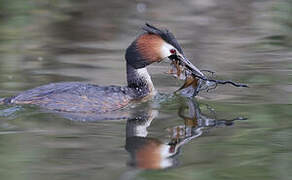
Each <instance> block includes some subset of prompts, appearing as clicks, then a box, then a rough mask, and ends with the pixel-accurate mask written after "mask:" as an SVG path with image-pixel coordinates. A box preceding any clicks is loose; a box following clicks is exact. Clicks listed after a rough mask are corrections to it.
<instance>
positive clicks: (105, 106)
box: [0, 23, 203, 113]
mask: <svg viewBox="0 0 292 180" xmlns="http://www.w3.org/2000/svg"><path fill="white" fill-rule="evenodd" d="M143 30H144V31H145V32H144V33H143V34H141V35H140V36H138V37H137V38H136V39H135V40H134V42H132V43H131V45H130V46H129V47H128V48H127V50H126V55H125V59H126V64H127V81H128V85H127V86H124V87H120V86H106V87H102V86H98V85H93V84H87V83H81V82H63V83H52V84H48V85H43V86H40V87H36V88H34V89H31V90H27V91H24V92H22V93H20V94H18V95H16V96H13V97H8V98H2V99H1V98H0V104H33V105H38V106H40V107H42V108H45V109H48V110H55V111H64V112H96V113H103V112H110V111H114V110H118V109H120V108H122V107H125V106H127V105H128V104H129V103H130V102H133V101H140V100H145V99H147V98H150V97H152V96H153V95H154V94H155V89H154V86H153V83H152V81H151V77H150V75H149V74H148V72H147V69H146V66H148V65H150V64H152V63H153V62H159V61H161V60H163V59H165V58H169V59H172V60H173V59H177V60H179V61H180V62H181V63H183V64H185V65H187V66H188V67H189V68H190V69H192V70H193V72H195V73H197V74H198V75H201V76H203V73H202V72H200V70H199V69H197V68H196V67H195V66H194V65H193V64H191V63H190V62H189V60H188V59H187V58H186V57H185V56H184V53H183V51H182V48H181V46H180V45H179V44H178V42H177V40H176V39H175V37H174V35H173V34H172V33H171V32H169V31H168V30H167V29H164V30H161V29H158V28H156V27H154V26H152V25H149V24H147V23H146V25H145V26H144V27H143Z"/></svg>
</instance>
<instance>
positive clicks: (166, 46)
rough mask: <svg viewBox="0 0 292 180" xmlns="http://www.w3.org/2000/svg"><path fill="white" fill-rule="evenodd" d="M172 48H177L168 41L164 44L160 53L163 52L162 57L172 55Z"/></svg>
mask: <svg viewBox="0 0 292 180" xmlns="http://www.w3.org/2000/svg"><path fill="white" fill-rule="evenodd" d="M171 49H175V48H174V47H173V46H172V45H170V44H168V43H166V42H164V43H163V44H162V46H161V49H160V54H161V57H162V59H163V58H166V57H168V56H170V55H171V53H170V50H171Z"/></svg>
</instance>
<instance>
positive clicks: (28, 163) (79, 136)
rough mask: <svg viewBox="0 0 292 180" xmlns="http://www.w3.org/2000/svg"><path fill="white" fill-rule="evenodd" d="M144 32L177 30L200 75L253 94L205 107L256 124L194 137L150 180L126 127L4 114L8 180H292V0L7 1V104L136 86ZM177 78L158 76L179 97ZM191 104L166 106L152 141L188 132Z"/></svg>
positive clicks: (162, 67)
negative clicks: (86, 85) (173, 130)
mask: <svg viewBox="0 0 292 180" xmlns="http://www.w3.org/2000/svg"><path fill="white" fill-rule="evenodd" d="M145 22H150V23H153V24H155V25H157V26H159V27H167V28H168V29H170V30H171V31H172V32H173V33H174V34H175V35H176V37H177V39H178V41H179V42H180V43H181V45H182V47H183V49H184V51H185V54H186V55H187V57H189V59H191V61H192V62H193V63H194V64H195V65H196V66H197V67H199V68H200V69H210V70H213V71H215V72H216V74H217V78H218V79H232V80H234V81H239V82H243V83H247V84H249V86H250V88H248V89H238V88H233V87H230V86H222V87H219V88H217V89H216V90H214V91H211V92H209V93H207V92H205V93H202V94H201V95H200V97H199V98H198V99H199V102H200V103H202V104H209V105H210V106H212V107H213V108H214V109H215V110H216V112H217V114H216V115H217V116H218V117H219V118H230V117H233V116H238V115H242V116H245V117H248V118H249V119H248V120H247V121H242V122H238V123H236V124H235V125H234V126H232V127H226V128H224V129H223V128H214V129H210V130H209V131H208V132H206V134H204V135H203V136H202V137H199V138H197V139H194V140H193V141H192V142H190V143H188V144H187V145H185V146H184V147H183V148H182V152H181V154H180V155H179V157H178V160H179V162H180V163H179V165H178V166H177V167H174V168H170V169H166V170H160V171H142V170H138V169H135V168H132V167H129V166H127V161H128V159H129V154H128V153H127V151H126V150H125V149H124V144H125V124H126V121H114V122H112V121H111V122H104V121H103V122H95V123H80V122H72V121H70V120H68V119H66V118H64V117H62V116H59V115H55V114H52V113H47V112H43V111H41V110H39V109H37V108H35V107H10V109H7V108H8V107H7V106H0V109H1V111H0V147H1V148H0V179H11V180H14V179H15V180H16V179H30V180H31V179H44V180H45V179H50V180H52V179H69V178H70V179H98V180H100V179H107V180H109V179H190V180H191V179H192V180H193V179H200V180H210V179H222V180H223V179H224V180H226V179H245V180H246V179H250V180H251V179H254V180H261V179H263V180H274V179H279V180H289V179H291V177H292V174H291V171H290V169H291V168H292V158H291V157H292V145H291V142H292V122H291V117H292V116H291V115H292V111H291V109H290V108H291V107H292V106H291V101H292V93H291V92H292V63H291V62H292V52H291V46H292V1H291V0H277V1H275V0H225V1H219V0H181V1H174V0H161V1H156V0H136V1H114V0H108V1H103V0H98V1H94V0H82V1H77V0H62V1H57V0H0V97H6V96H11V95H15V94H17V93H18V92H21V91H23V90H26V89H29V88H33V87H35V86H38V85H42V84H46V83H50V82H60V81H86V82H91V83H96V84H100V85H110V84H116V85H125V84H126V81H125V78H126V76H125V61H124V51H125V49H126V48H127V46H128V45H129V44H130V43H131V42H132V41H133V40H134V38H135V37H136V36H137V35H138V34H139V33H141V32H142V31H141V30H140V29H141V27H142V26H143V24H144V23H145ZM167 69H168V64H165V63H162V64H156V65H153V66H152V67H150V69H149V71H150V73H151V74H152V77H153V81H154V84H155V86H156V88H157V89H158V91H159V92H161V93H165V94H171V93H172V92H174V91H175V90H176V89H177V88H178V87H179V85H180V83H181V82H178V81H177V80H174V79H173V78H171V77H169V76H168V75H165V74H164V73H163V72H165V71H167ZM180 101H181V100H177V99H174V100H171V101H170V102H167V103H164V104H163V105H161V106H159V107H156V108H157V109H158V110H159V111H160V114H159V116H158V117H157V118H156V119H155V120H154V122H153V123H152V125H151V127H150V128H149V129H148V130H149V136H151V137H155V138H161V139H167V138H166V137H167V133H166V132H164V130H165V129H166V128H169V127H172V126H176V125H179V124H182V123H183V121H182V119H180V118H179V117H178V116H177V109H178V107H179V106H180V103H181V102H180ZM11 108H12V109H11ZM14 111H15V112H14Z"/></svg>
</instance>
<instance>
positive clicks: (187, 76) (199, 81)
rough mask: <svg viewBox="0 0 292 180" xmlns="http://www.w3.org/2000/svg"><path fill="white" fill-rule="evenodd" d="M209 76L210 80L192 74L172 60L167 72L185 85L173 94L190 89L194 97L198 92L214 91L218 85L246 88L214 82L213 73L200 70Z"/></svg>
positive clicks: (182, 65)
mask: <svg viewBox="0 0 292 180" xmlns="http://www.w3.org/2000/svg"><path fill="white" fill-rule="evenodd" d="M201 71H205V72H208V73H210V74H211V76H212V77H211V78H209V77H208V76H201V75H198V74H197V73H195V72H192V70H191V69H190V68H188V67H187V66H186V65H184V64H181V61H179V60H178V59H174V60H173V61H172V63H171V69H170V70H169V71H168V74H172V75H173V76H175V77H176V78H178V79H181V80H185V83H184V84H183V85H182V86H181V87H180V88H179V89H178V90H176V91H175V92H178V91H181V90H183V89H186V88H189V87H192V88H193V89H195V92H193V95H192V96H196V95H197V94H198V93H199V92H200V91H203V90H207V92H208V91H210V90H212V89H215V88H216V87H217V85H218V84H223V85H224V84H230V85H233V86H235V87H248V85H246V84H242V83H236V82H233V81H231V80H216V79H214V74H215V72H213V71H210V70H201Z"/></svg>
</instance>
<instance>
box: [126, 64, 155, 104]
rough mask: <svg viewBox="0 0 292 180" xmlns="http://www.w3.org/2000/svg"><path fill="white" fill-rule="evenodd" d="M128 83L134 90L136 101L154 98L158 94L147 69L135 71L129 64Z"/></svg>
mask: <svg viewBox="0 0 292 180" xmlns="http://www.w3.org/2000/svg"><path fill="white" fill-rule="evenodd" d="M127 81H128V87H129V88H131V89H133V90H134V94H135V95H134V96H135V97H134V98H135V99H141V98H145V97H149V96H153V95H155V93H156V91H155V89H154V86H153V83H152V80H151V77H150V75H149V73H148V71H147V69H146V67H144V68H139V69H135V68H134V67H133V66H131V65H130V64H128V63H127Z"/></svg>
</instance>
